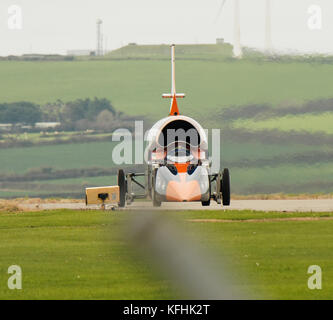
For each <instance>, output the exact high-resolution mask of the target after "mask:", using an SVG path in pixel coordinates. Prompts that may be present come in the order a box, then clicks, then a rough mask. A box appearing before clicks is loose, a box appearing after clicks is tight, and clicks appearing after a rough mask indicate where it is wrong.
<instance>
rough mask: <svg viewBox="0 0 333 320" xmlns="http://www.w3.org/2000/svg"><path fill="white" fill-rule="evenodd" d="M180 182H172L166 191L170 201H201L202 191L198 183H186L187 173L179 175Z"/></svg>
mask: <svg viewBox="0 0 333 320" xmlns="http://www.w3.org/2000/svg"><path fill="white" fill-rule="evenodd" d="M179 176H180V182H179V181H170V182H169V184H168V186H167V189H166V198H167V200H168V201H176V202H183V201H199V200H200V199H201V190H200V186H199V183H198V182H197V181H189V182H186V173H181V174H179Z"/></svg>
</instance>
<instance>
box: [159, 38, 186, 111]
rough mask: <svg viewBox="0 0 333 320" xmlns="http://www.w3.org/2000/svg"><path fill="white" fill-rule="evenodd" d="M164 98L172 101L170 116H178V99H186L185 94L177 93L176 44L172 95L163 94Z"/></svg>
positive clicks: (173, 53)
mask: <svg viewBox="0 0 333 320" xmlns="http://www.w3.org/2000/svg"><path fill="white" fill-rule="evenodd" d="M162 97H163V98H169V99H172V100H171V106H170V113H169V115H170V116H178V115H179V109H178V104H177V98H185V94H184V93H177V92H176V55H175V45H174V44H173V45H171V93H167V94H163V95H162Z"/></svg>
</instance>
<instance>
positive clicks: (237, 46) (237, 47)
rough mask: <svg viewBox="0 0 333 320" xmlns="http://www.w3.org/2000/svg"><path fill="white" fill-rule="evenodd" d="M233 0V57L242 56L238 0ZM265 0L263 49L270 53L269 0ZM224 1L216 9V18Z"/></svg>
mask: <svg viewBox="0 0 333 320" xmlns="http://www.w3.org/2000/svg"><path fill="white" fill-rule="evenodd" d="M229 1H230V0H229ZM233 1H234V49H233V53H234V57H235V58H242V56H243V50H242V46H241V30H240V7H239V1H240V0H233ZM265 1H266V13H265V14H266V28H265V29H266V30H265V50H266V52H267V53H271V52H272V30H271V25H272V21H271V20H272V18H271V0H265ZM226 2H227V0H223V1H222V4H221V7H220V9H219V11H218V14H217V17H216V20H217V19H218V18H219V16H220V15H221V13H222V11H223V8H224V5H225V4H226Z"/></svg>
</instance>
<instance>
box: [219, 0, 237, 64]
mask: <svg viewBox="0 0 333 320" xmlns="http://www.w3.org/2000/svg"><path fill="white" fill-rule="evenodd" d="M233 1H234V49H233V54H234V57H235V58H239V59H240V58H242V56H243V50H242V46H241V30H240V8H239V0H233ZM226 2H227V0H223V2H222V4H221V7H220V9H219V11H218V14H217V17H216V20H217V19H218V18H219V17H220V15H221V13H222V11H223V8H224V5H225V4H226Z"/></svg>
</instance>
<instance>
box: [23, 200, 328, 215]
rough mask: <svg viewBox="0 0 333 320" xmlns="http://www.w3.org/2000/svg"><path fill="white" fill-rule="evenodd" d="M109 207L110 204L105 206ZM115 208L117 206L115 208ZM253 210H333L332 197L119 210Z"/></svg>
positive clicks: (52, 205)
mask: <svg viewBox="0 0 333 320" xmlns="http://www.w3.org/2000/svg"><path fill="white" fill-rule="evenodd" d="M20 206H21V207H22V208H23V209H28V210H34V209H38V210H54V209H77V210H79V209H98V208H99V206H88V207H86V205H85V203H83V202H79V203H38V204H34V203H28V204H24V203H23V204H21V205H20ZM107 208H110V206H107ZM115 209H116V210H117V208H115ZM152 209H157V210H173V211H177V210H222V209H223V210H254V211H279V212H297V211H299V212H311V211H313V212H333V199H313V200H311V199H310V200H233V201H231V206H229V207H223V206H222V205H218V204H216V203H215V202H213V201H212V202H211V205H210V206H209V207H202V206H201V203H200V202H193V203H170V202H169V203H163V204H162V206H161V207H159V208H153V205H152V203H151V202H143V201H141V202H134V203H133V204H131V205H130V206H127V207H126V208H125V209H120V210H141V211H142V210H152Z"/></svg>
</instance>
